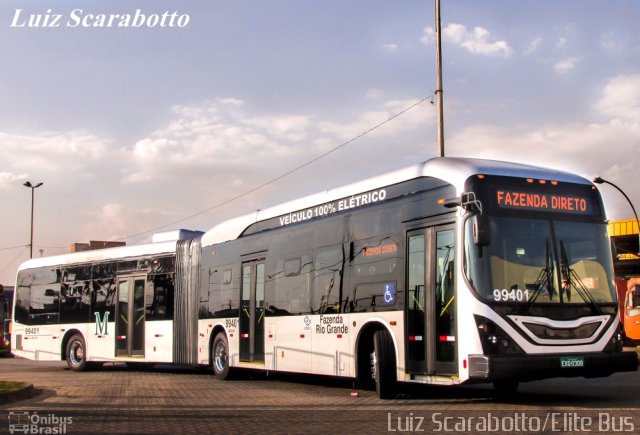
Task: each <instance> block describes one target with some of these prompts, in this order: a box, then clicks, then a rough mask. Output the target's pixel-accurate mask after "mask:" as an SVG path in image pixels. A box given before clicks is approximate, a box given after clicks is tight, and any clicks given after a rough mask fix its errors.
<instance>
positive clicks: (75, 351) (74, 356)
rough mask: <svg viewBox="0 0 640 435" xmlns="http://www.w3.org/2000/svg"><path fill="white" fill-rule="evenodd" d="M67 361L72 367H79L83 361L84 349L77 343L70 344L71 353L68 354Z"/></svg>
mask: <svg viewBox="0 0 640 435" xmlns="http://www.w3.org/2000/svg"><path fill="white" fill-rule="evenodd" d="M69 359H71V363H72V364H73V365H74V366H77V365H80V364H81V363H82V361H83V360H84V347H83V346H82V343H80V342H79V341H74V342H73V343H72V344H71V352H69Z"/></svg>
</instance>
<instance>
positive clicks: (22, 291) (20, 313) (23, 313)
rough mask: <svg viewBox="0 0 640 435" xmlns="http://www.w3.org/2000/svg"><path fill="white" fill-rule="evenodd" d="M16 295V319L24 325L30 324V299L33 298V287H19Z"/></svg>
mask: <svg viewBox="0 0 640 435" xmlns="http://www.w3.org/2000/svg"><path fill="white" fill-rule="evenodd" d="M18 282H19V281H18ZM14 297H15V298H16V302H15V304H16V313H15V318H14V320H15V321H16V322H18V323H21V324H23V325H29V324H30V323H29V300H30V299H31V287H26V286H25V287H22V286H20V287H18V288H17V289H16V293H15V295H14Z"/></svg>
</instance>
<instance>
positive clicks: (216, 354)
mask: <svg viewBox="0 0 640 435" xmlns="http://www.w3.org/2000/svg"><path fill="white" fill-rule="evenodd" d="M228 352H229V343H228V341H227V336H226V334H225V333H224V332H218V334H217V335H216V338H215V339H214V340H213V346H212V348H211V366H212V367H213V374H214V375H215V376H216V378H218V379H222V380H225V379H227V378H229V370H230V369H229V353H228Z"/></svg>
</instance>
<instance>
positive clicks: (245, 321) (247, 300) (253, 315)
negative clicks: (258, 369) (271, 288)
mask: <svg viewBox="0 0 640 435" xmlns="http://www.w3.org/2000/svg"><path fill="white" fill-rule="evenodd" d="M264 280H265V263H264V259H261V260H255V261H249V262H245V263H242V287H241V289H240V292H241V298H240V325H239V326H240V361H243V362H255V363H264V314H265V313H264V310H265V306H264Z"/></svg>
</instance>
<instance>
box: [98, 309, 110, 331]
mask: <svg viewBox="0 0 640 435" xmlns="http://www.w3.org/2000/svg"><path fill="white" fill-rule="evenodd" d="M94 314H95V316H96V335H109V331H107V322H108V321H109V312H108V311H107V312H105V313H104V317H103V318H102V320H100V313H98V312H96V313H94Z"/></svg>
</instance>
